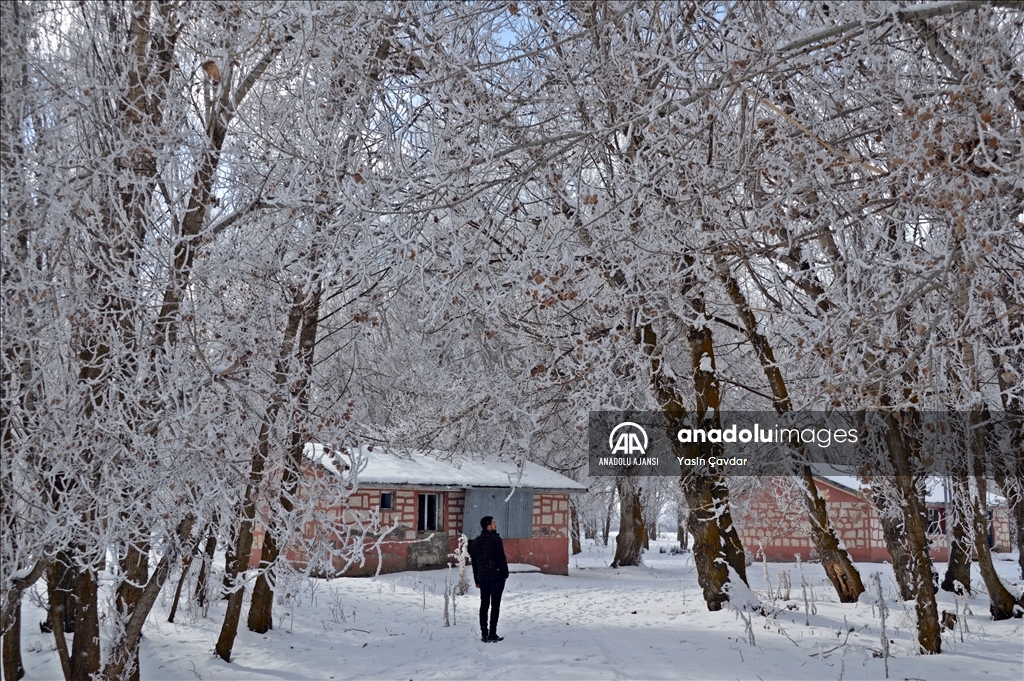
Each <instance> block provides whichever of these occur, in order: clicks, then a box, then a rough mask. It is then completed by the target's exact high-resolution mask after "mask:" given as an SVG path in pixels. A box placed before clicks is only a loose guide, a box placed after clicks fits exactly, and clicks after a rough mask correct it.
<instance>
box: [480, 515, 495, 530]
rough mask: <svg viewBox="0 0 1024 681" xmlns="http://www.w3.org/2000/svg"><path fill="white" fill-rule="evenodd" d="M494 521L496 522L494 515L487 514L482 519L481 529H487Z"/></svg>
mask: <svg viewBox="0 0 1024 681" xmlns="http://www.w3.org/2000/svg"><path fill="white" fill-rule="evenodd" d="M492 522H494V516H492V515H485V516H484V517H483V518H481V519H480V529H481V530H486V529H487V527H488V525H490V524H491V523H492Z"/></svg>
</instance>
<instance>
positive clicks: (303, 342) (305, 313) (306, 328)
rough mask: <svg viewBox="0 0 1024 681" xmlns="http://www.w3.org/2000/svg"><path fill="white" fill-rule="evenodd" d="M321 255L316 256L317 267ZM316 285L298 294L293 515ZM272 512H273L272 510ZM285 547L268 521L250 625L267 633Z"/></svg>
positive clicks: (283, 501)
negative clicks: (278, 567)
mask: <svg viewBox="0 0 1024 681" xmlns="http://www.w3.org/2000/svg"><path fill="white" fill-rule="evenodd" d="M317 259H318V258H317V256H315V255H314V256H313V257H312V261H313V263H312V264H313V266H315V265H316V261H317ZM311 286H312V287H313V289H312V291H311V292H309V293H302V294H298V295H296V299H295V308H296V309H295V312H297V313H298V314H299V315H300V319H301V322H300V323H301V330H300V331H299V343H298V357H297V362H296V364H297V368H296V372H297V374H298V375H297V376H296V378H295V379H293V380H292V381H291V397H292V402H291V403H292V405H293V407H292V409H293V410H294V411H293V414H292V416H293V419H292V421H291V422H292V423H293V424H295V425H293V427H292V430H291V433H290V442H289V447H288V453H287V459H286V461H285V467H284V474H283V476H282V479H281V493H280V495H279V497H278V506H279V507H280V509H281V511H282V513H284V514H285V515H289V514H291V513H293V512H294V511H295V506H294V504H293V502H292V499H295V498H296V497H297V496H298V492H299V484H300V480H301V478H302V452H303V450H304V449H305V447H306V443H307V442H308V441H309V440H310V437H311V436H310V435H309V434H308V433H306V432H304V430H302V429H301V426H300V425H299V424H301V422H302V418H303V415H304V414H306V413H307V412H308V411H309V383H310V376H311V375H312V373H313V354H314V350H315V349H316V336H317V328H318V325H319V317H320V302H321V299H322V297H323V285H322V283H321V282H320V281H319V280H318V279H317V278H316V276H315V275H314V280H313V282H311ZM271 514H272V513H271ZM280 552H281V546H280V542H279V541H278V537H277V528H276V527H275V524H274V522H273V521H272V520H268V522H267V527H266V530H265V531H264V533H263V551H262V552H261V554H260V568H261V569H260V572H259V575H258V576H257V577H256V584H255V586H254V587H253V591H252V602H251V604H250V606H249V621H248V626H249V630H250V631H255V632H257V633H261V634H263V633H266V632H267V631H269V630H270V629H272V628H273V609H274V582H275V581H276V575H274V574H273V573H274V572H275V571H276V563H277V559H278V557H279V556H280Z"/></svg>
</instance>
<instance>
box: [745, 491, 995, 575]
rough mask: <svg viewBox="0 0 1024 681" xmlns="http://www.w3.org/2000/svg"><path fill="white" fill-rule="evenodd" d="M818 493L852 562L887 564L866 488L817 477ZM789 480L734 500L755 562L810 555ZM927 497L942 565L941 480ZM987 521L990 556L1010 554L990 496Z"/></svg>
mask: <svg viewBox="0 0 1024 681" xmlns="http://www.w3.org/2000/svg"><path fill="white" fill-rule="evenodd" d="M814 481H815V484H816V485H817V487H818V492H819V494H821V496H822V498H823V499H825V503H826V505H827V506H828V514H829V518H830V519H831V521H832V524H833V526H834V527H835V528H836V531H837V532H838V534H839V538H840V539H841V540H842V542H843V543H844V544H845V545H846V550H847V551H848V552H849V554H850V557H851V558H852V559H853V560H854V561H862V562H882V561H889V560H891V557H890V556H889V551H888V550H887V549H886V547H885V539H884V537H883V535H882V525H881V523H880V522H879V519H878V509H876V508H875V507H874V505H873V504H872V503H871V501H870V496H869V495H870V488H868V487H867V486H865V485H862V484H861V483H860V482H859V481H858V479H857V478H856V477H853V476H842V475H819V476H815V479H814ZM794 482H795V481H794V479H793V478H783V477H779V478H761V479H759V480H758V484H757V485H756V486H755V487H754V488H753V489H751V490H749V491H746V492H743V493H740V494H738V495H736V496H735V497H734V498H733V507H732V518H733V522H734V524H735V525H736V529H737V531H738V533H739V535H740V540H741V541H742V543H743V549H744V551H746V552H747V555H748V556H751V557H755V556H757V558H758V559H759V558H760V556H759V552H760V551H763V552H764V555H765V558H766V559H767V560H770V561H780V562H788V561H792V560H793V559H794V555H795V554H800V558H801V559H802V560H810V559H812V558H813V557H814V556H813V543H812V541H811V534H810V523H809V521H808V520H807V513H806V511H805V509H804V504H803V501H802V499H801V496H800V495H801V492H800V490H799V488H798V487H797V486H796V485H795V484H794ZM928 487H929V490H930V491H929V492H928V495H927V496H926V498H925V505H926V507H927V510H928V518H929V528H928V535H929V540H930V553H931V558H932V560H935V561H946V560H948V558H949V548H948V544H947V541H946V508H945V506H946V505H945V500H944V493H943V490H942V485H941V481H940V480H938V479H936V480H929V485H928ZM989 516H990V519H991V523H990V527H991V534H990V537H989V545H990V546H991V547H992V550H993V551H997V552H998V551H1009V550H1010V522H1009V514H1008V513H1007V508H1006V505H1005V503H1003V504H1000V503H999V500H998V499H996V498H994V497H992V496H991V495H990V499H989Z"/></svg>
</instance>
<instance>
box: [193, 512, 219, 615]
mask: <svg viewBox="0 0 1024 681" xmlns="http://www.w3.org/2000/svg"><path fill="white" fill-rule="evenodd" d="M216 553H217V534H216V531H215V530H214V529H213V528H211V529H210V536H209V537H207V538H206V548H205V549H204V550H203V563H202V565H201V566H200V568H199V576H198V577H196V605H198V606H199V608H200V609H202V608H203V607H204V606H205V605H206V599H207V596H208V594H207V593H206V592H207V590H208V589H209V588H210V587H209V586H208V585H209V583H210V571H211V570H212V569H213V557H214V554H216Z"/></svg>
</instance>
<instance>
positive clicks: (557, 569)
mask: <svg viewBox="0 0 1024 681" xmlns="http://www.w3.org/2000/svg"><path fill="white" fill-rule="evenodd" d="M382 491H390V492H394V494H395V504H394V505H395V508H394V510H391V511H381V512H380V513H381V526H382V527H390V526H392V525H393V524H396V525H397V526H398V529H397V530H396V531H395V532H394V533H393V534H392V535H391V537H389V538H388V539H387V540H386V541H384V542H382V543H381V555H382V558H383V565H382V567H381V572H382V573H384V572H399V571H402V570H407V569H409V562H408V560H409V559H408V552H409V545H410V543H411V542H412V541H414V540H417V539H421V538H422V537H423V536H426V535H427V533H419V532H417V529H416V528H417V523H418V518H417V514H418V510H419V509H418V503H417V495H418V494H420V493H432V494H440V495H441V496H442V498H443V505H442V512H441V526H440V527H439V528H438V529H439V531H441V532H444V533H445V534H447V535H448V538H449V542H450V546H451V551H452V552H454V551H455V549H456V548H457V547H458V542H459V535H460V530H461V528H462V515H463V511H464V507H465V501H466V493H465V491H464V490H450V491H438V490H426V489H424V490H419V489H394V490H381V489H377V488H369V487H367V488H360V489H358V490H357V491H356V492H355V493H354V494H352V495H351V496H350V497H349V499H348V510H346V511H344V515H342V509H341V507H340V506H339V507H335V508H333V509H330V511H331V513H330V516H331V517H334V518H338V519H339V521H340V522H343V523H352V522H353V521H354V520H356V519H357V517H358V518H366V517H367V516H368V515H369V513H370V512H371V511H373V510H375V509H376V508H378V507H379V504H380V493H381V492H382ZM473 529H475V528H473ZM316 533H317V528H315V527H307V528H306V535H307V539H308V538H310V537H312V536H313V535H315V534H316ZM321 534H322V533H321ZM475 534H476V533H475V532H474V533H472V535H473V536H475ZM254 535H256V536H258V538H259V539H258V540H256V541H254V543H253V552H252V556H251V558H250V561H249V564H250V566H251V567H256V566H257V565H258V564H259V554H260V547H262V537H263V529H262V527H261V526H259V525H258V524H257V527H256V530H255V531H254ZM532 535H533V536H532V537H530V538H522V539H512V538H503V541H504V546H505V554H506V557H507V558H508V561H509V562H510V563H527V564H529V565H535V566H537V567H539V568H540V569H541V572H544V573H546V574H561V575H565V574H568V572H569V540H568V537H569V496H568V495H567V494H549V493H536V494H534V496H533V530H532ZM368 543H369V544H371V545H372V543H373V540H368ZM285 558H286V559H287V560H290V561H292V562H294V563H296V564H305V563H306V562H307V560H308V556H305V555H303V554H302V553H301V551H300V550H298V549H297V547H289V549H288V550H287V551H286V552H285ZM377 563H378V558H377V552H376V550H375V549H373V548H372V546H367V550H366V553H365V558H364V561H363V564H362V565H353V566H350V567H349V569H348V570H347V571H346V572H345V574H347V575H351V576H363V575H372V574H375V573H376V571H377ZM343 567H344V566H343V565H342V564H341V563H340V562H339V561H338V560H337V559H335V561H334V569H335V570H340V569H341V568H343Z"/></svg>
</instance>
